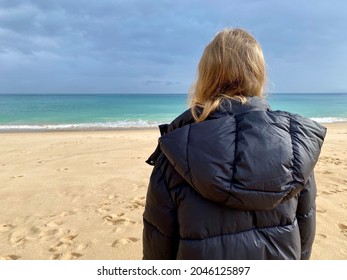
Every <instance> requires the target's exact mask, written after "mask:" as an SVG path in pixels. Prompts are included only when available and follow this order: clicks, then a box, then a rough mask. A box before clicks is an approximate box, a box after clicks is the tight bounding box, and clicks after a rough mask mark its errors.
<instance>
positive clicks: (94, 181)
mask: <svg viewBox="0 0 347 280" xmlns="http://www.w3.org/2000/svg"><path fill="white" fill-rule="evenodd" d="M326 126H327V127H328V134H327V137H326V141H325V143H324V146H323V150H322V153H321V156H320V159H319V162H318V164H317V167H316V169H315V171H316V182H317V186H318V195H317V232H316V239H315V243H314V248H313V253H312V257H311V259H316V260H317V259H323V260H329V259H331V260H336V259H345V260H346V259H347V150H346V144H347V123H335V124H327V125H326ZM158 137H159V131H158V130H157V129H142V130H118V131H74V132H21V133H1V134H0V182H1V183H0V212H1V215H0V259H2V260H3V259H21V260H23V259H92V260H96V259H100V260H101V259H141V257H142V241H141V238H142V213H143V208H144V204H145V196H146V191H147V184H148V180H149V176H150V173H151V170H152V167H151V166H149V165H147V164H146V163H145V160H146V159H147V157H148V156H149V155H150V154H151V152H152V151H153V150H154V148H155V147H156V144H157V139H158Z"/></svg>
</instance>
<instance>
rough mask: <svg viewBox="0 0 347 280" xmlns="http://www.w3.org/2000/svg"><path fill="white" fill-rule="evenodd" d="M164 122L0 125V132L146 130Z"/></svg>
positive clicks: (131, 121)
mask: <svg viewBox="0 0 347 280" xmlns="http://www.w3.org/2000/svg"><path fill="white" fill-rule="evenodd" d="M162 123H164V122H155V121H144V120H124V121H115V122H104V123H77V124H42V125H26V124H19V125H0V131H13V130H14V131H28V130H29V131H30V130H44V131H47V130H102V129H117V128H147V127H157V126H158V125H159V124H162Z"/></svg>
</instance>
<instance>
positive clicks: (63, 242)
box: [48, 233, 78, 252]
mask: <svg viewBox="0 0 347 280" xmlns="http://www.w3.org/2000/svg"><path fill="white" fill-rule="evenodd" d="M77 235H78V233H71V234H68V235H66V236H63V237H62V238H60V239H59V240H58V242H57V243H56V244H54V245H53V246H51V248H49V250H48V251H49V252H55V251H58V250H62V249H66V248H68V247H69V246H71V245H72V243H73V240H74V239H75V238H76V237H77Z"/></svg>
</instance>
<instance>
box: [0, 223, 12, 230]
mask: <svg viewBox="0 0 347 280" xmlns="http://www.w3.org/2000/svg"><path fill="white" fill-rule="evenodd" d="M13 228H14V226H13V225H11V224H1V225H0V232H5V231H9V230H11V229H13Z"/></svg>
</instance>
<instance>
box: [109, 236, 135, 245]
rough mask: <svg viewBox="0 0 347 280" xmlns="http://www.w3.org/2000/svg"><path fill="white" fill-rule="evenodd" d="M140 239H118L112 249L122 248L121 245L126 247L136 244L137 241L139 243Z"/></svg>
mask: <svg viewBox="0 0 347 280" xmlns="http://www.w3.org/2000/svg"><path fill="white" fill-rule="evenodd" d="M139 240H140V239H139V238H135V237H129V238H122V239H119V240H118V239H116V240H115V241H114V242H113V243H112V245H111V247H117V246H121V245H126V244H131V243H135V242H137V241H139Z"/></svg>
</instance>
